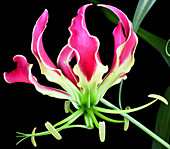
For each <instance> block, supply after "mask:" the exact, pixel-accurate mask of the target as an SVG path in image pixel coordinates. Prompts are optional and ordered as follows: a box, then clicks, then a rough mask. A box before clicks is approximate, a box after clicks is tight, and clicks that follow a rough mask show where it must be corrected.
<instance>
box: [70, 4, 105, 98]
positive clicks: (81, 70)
mask: <svg viewBox="0 0 170 149" xmlns="http://www.w3.org/2000/svg"><path fill="white" fill-rule="evenodd" d="M90 5H91V4H88V5H84V6H82V7H81V8H80V9H79V11H78V13H77V16H76V17H75V18H73V20H72V24H71V26H70V28H69V31H70V34H71V37H70V38H69V41H68V45H69V46H70V48H72V49H73V50H74V53H75V56H76V59H77V64H76V65H75V67H74V68H73V71H74V72H75V74H76V75H77V76H78V77H79V83H78V86H79V87H80V88H84V91H89V90H91V89H93V96H94V97H91V99H94V98H96V95H95V92H96V90H97V85H98V84H99V83H101V81H102V76H103V74H104V73H105V72H107V70H108V68H107V66H104V65H103V64H102V63H101V61H100V57H99V51H98V48H99V40H98V39H97V37H95V36H91V35H90V33H89V32H88V30H87V27H86V22H85V10H86V8H87V7H89V6H90ZM85 94H86V93H85Z"/></svg>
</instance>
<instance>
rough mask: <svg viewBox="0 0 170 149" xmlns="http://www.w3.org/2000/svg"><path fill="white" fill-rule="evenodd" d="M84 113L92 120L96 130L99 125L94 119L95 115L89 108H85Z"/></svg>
mask: <svg viewBox="0 0 170 149" xmlns="http://www.w3.org/2000/svg"><path fill="white" fill-rule="evenodd" d="M86 111H87V113H88V114H89V116H90V117H91V119H92V121H93V123H94V124H95V126H96V127H97V128H99V123H98V121H97V119H96V117H95V115H94V113H93V110H92V109H91V108H87V109H86Z"/></svg>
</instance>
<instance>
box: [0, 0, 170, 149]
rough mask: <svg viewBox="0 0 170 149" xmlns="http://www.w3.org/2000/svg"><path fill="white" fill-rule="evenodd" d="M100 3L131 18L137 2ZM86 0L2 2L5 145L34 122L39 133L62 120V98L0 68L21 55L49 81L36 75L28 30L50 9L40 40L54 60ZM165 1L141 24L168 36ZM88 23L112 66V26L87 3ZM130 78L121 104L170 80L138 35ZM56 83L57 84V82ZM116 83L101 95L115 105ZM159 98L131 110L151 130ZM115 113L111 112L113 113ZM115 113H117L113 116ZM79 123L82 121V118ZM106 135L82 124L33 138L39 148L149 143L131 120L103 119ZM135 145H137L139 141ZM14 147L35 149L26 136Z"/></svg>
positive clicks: (141, 99) (133, 103)
mask: <svg viewBox="0 0 170 149" xmlns="http://www.w3.org/2000/svg"><path fill="white" fill-rule="evenodd" d="M101 2H102V3H105V4H110V5H113V6H116V7H117V8H119V9H121V10H122V11H123V12H124V13H125V14H126V15H127V16H128V17H129V19H130V20H132V19H133V14H134V12H135V8H136V5H137V2H138V1H137V0H136V1H128V2H127V1H124V0H114V1H112V0H107V1H104V0H101ZM87 3H88V1H85V0H84V1H80V0H79V1H78V0H77V1H67V2H66V1H57V2H56V1H54V2H53V3H50V2H49V1H42V2H41V3H38V2H36V3H35V2H32V3H31V2H30V1H29V2H18V3H17V2H15V3H11V2H10V3H7V2H6V3H4V4H3V5H2V6H1V7H2V9H1V54H0V56H1V58H0V60H1V69H0V71H1V72H0V74H1V77H0V83H1V85H0V87H1V88H0V89H1V125H2V126H1V130H2V132H1V135H2V136H3V140H4V141H3V142H2V143H1V145H3V146H6V147H7V146H9V145H10V146H12V147H13V148H15V143H16V142H17V141H18V140H17V139H16V137H15V135H16V134H15V132H16V131H19V132H25V133H31V131H32V129H33V128H34V127H35V126H36V127H37V132H40V131H44V130H46V128H45V126H44V123H45V122H46V121H49V122H51V123H52V124H55V123H56V122H58V121H60V120H62V119H64V118H65V117H66V116H67V114H65V113H64V109H63V104H64V100H58V99H54V98H50V97H48V96H43V95H42V94H40V93H38V92H37V91H36V90H35V89H34V87H33V86H32V85H28V84H24V83H15V84H7V83H6V82H5V81H4V79H3V72H10V71H11V70H13V69H14V68H15V67H16V64H15V63H14V62H13V61H12V58H13V57H14V56H15V55H17V54H21V55H24V56H25V57H26V58H27V60H28V62H29V63H32V64H34V67H33V74H34V75H35V76H36V78H38V80H39V82H40V83H42V84H45V85H49V86H50V85H53V87H54V86H55V85H54V84H50V83H48V81H46V79H45V77H44V76H42V75H40V71H39V67H38V64H37V61H36V59H35V57H34V56H33V55H32V53H31V38H32V30H33V27H34V25H35V22H36V21H37V19H38V18H39V16H40V15H41V13H42V12H43V11H44V9H48V11H49V21H48V24H47V28H46V30H45V33H44V36H43V41H44V47H45V49H46V52H47V54H48V55H49V57H50V58H51V59H52V61H53V62H54V63H55V62H56V59H57V55H58V53H59V52H60V50H61V49H62V47H63V46H65V45H66V44H67V40H68V38H69V35H70V34H69V31H68V27H69V26H70V24H71V19H72V18H73V17H75V16H76V12H77V10H78V9H79V8H80V7H81V6H82V5H83V4H87ZM168 16H169V14H168V1H161V0H158V1H157V2H156V4H155V5H154V7H153V8H152V9H151V10H150V12H149V13H148V15H147V16H146V18H145V19H144V21H143V23H142V24H141V26H142V27H143V28H145V29H146V30H148V31H150V32H152V33H154V34H156V35H158V36H159V37H161V38H163V39H165V40H168V38H169V20H168ZM86 23H87V28H88V29H89V32H90V33H91V34H92V35H95V36H97V37H98V38H99V40H100V56H101V60H102V62H103V64H104V65H108V66H109V67H110V66H111V63H112V58H113V46H114V43H113V36H112V31H113V29H114V27H115V25H113V24H112V23H111V22H109V21H108V20H107V19H106V18H105V17H104V16H103V14H102V13H101V11H100V10H99V8H96V7H95V6H93V7H91V8H90V7H89V8H88V9H87V11H86ZM127 76H128V79H127V80H126V81H124V86H123V92H122V105H123V107H124V108H125V107H126V106H130V107H137V106H140V105H142V104H145V103H147V102H149V101H150V99H148V98H147V95H148V94H150V93H156V94H160V95H164V92H165V90H166V88H167V87H168V85H169V82H170V80H169V79H168V76H169V68H168V65H167V64H166V62H165V61H164V59H163V58H162V56H161V55H160V54H159V52H157V51H156V50H155V49H154V48H152V47H151V46H150V45H148V44H147V43H146V42H145V41H143V40H142V39H141V38H139V43H138V46H137V50H136V53H135V65H134V66H133V68H132V70H131V71H130V72H129V73H128V74H127ZM57 87H58V86H57ZM118 89H119V85H116V86H114V87H112V88H111V89H110V90H109V91H108V92H107V94H106V96H105V98H106V99H107V100H109V101H110V102H112V103H113V104H115V105H118ZM159 105H160V103H159V102H157V103H156V104H154V105H152V106H151V107H149V108H147V109H144V110H141V111H138V112H135V113H132V114H131V115H132V116H133V117H134V118H136V119H137V120H138V121H140V122H141V123H142V124H144V125H145V126H147V127H148V128H149V129H151V130H152V131H153V130H154V126H155V120H156V114H157V110H158V107H159ZM113 118H114V116H113ZM116 118H121V117H117V116H116ZM77 123H84V121H83V118H82V119H80V120H78V121H77ZM106 126H107V129H106V140H105V142H104V143H101V142H100V141H99V137H98V129H97V128H95V129H93V130H86V129H80V128H74V129H67V130H63V131H61V135H62V137H63V139H62V140H61V141H57V140H56V139H55V138H54V137H52V136H51V135H50V136H44V137H37V138H36V142H37V144H38V148H40V149H41V148H43V147H47V148H49V149H53V148H57V147H74V148H81V147H84V148H86V147H88V148H89V147H91V148H92V147H94V146H96V147H106V146H107V147H108V146H109V148H125V147H127V148H132V149H136V148H146V149H150V148H151V143H152V138H151V137H150V136H148V135H147V134H145V133H144V132H143V131H142V130H140V129H139V128H137V127H136V126H135V125H133V124H130V128H129V130H128V131H127V132H124V131H123V125H122V124H113V123H109V122H106ZM137 145H138V146H137ZM16 148H18V149H22V148H29V149H31V148H34V147H33V146H32V144H31V142H30V140H29V139H28V140H26V141H23V142H22V143H21V144H19V145H18V146H16Z"/></svg>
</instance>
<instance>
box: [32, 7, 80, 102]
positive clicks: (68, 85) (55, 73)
mask: <svg viewBox="0 0 170 149" xmlns="http://www.w3.org/2000/svg"><path fill="white" fill-rule="evenodd" d="M47 21H48V11H47V10H45V11H44V12H43V14H42V15H41V16H40V17H39V19H38V21H37V22H36V25H35V27H34V30H33V38H32V52H33V54H34V55H35V57H36V58H37V60H38V63H39V65H40V68H41V73H42V74H44V75H45V76H46V78H47V79H48V80H49V81H51V82H54V83H57V84H59V85H60V86H61V87H62V88H63V89H65V90H66V91H67V92H69V94H70V95H71V96H72V97H73V98H74V99H76V100H78V98H79V89H78V88H77V87H76V86H75V85H74V84H73V83H72V82H71V81H72V80H69V79H68V78H67V77H65V76H64V75H63V74H62V72H61V70H60V69H57V67H56V66H55V65H54V64H53V62H52V61H51V60H50V58H49V57H48V55H47V54H46V52H45V50H44V47H43V42H42V37H43V32H44V30H45V27H46V23H47Z"/></svg>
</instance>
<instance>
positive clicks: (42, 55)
mask: <svg viewBox="0 0 170 149" xmlns="http://www.w3.org/2000/svg"><path fill="white" fill-rule="evenodd" d="M47 21H48V11H47V10H45V11H44V12H43V14H42V15H41V16H40V17H39V19H38V21H37V22H36V25H35V27H34V30H33V39H32V52H33V54H34V55H35V57H36V58H37V60H38V62H39V63H40V64H43V65H44V66H45V67H46V68H48V69H51V70H54V71H55V72H56V73H58V75H61V73H60V72H59V71H57V67H56V66H55V65H54V63H53V62H52V61H51V60H50V58H49V57H48V55H47V54H46V52H45V50H44V47H43V42H42V36H43V32H44V30H45V28H46V23H47Z"/></svg>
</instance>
